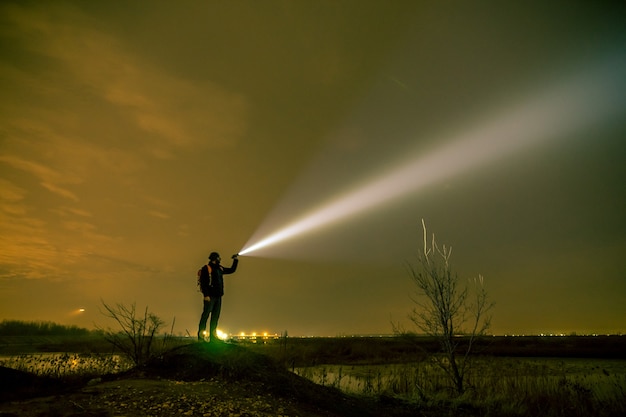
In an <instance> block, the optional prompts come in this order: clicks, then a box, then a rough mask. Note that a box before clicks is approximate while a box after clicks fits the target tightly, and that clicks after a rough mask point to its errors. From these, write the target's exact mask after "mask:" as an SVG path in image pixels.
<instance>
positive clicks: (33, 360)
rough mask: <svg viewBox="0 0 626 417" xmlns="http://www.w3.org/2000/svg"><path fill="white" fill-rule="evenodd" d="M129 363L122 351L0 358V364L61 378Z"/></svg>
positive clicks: (107, 371) (117, 368) (114, 370)
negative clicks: (113, 353) (112, 353)
mask: <svg viewBox="0 0 626 417" xmlns="http://www.w3.org/2000/svg"><path fill="white" fill-rule="evenodd" d="M132 365H133V364H132V363H131V362H130V361H128V360H126V359H125V358H124V357H123V356H121V355H108V354H98V353H37V354H21V355H14V356H10V357H7V358H4V359H1V360H0V366H5V367H7V368H13V369H17V370H19V371H23V372H28V373H31V374H34V375H39V376H44V377H51V378H56V379H60V380H63V379H67V378H73V377H95V376H101V375H106V374H113V373H118V372H123V371H126V370H128V369H130V368H131V367H132Z"/></svg>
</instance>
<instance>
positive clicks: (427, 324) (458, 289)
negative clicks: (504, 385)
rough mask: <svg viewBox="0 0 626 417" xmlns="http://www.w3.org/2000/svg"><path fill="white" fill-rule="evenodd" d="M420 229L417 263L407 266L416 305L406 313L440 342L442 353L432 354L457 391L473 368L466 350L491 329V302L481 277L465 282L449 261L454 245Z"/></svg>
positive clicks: (463, 387) (471, 351) (468, 351)
mask: <svg viewBox="0 0 626 417" xmlns="http://www.w3.org/2000/svg"><path fill="white" fill-rule="evenodd" d="M422 227H423V231H424V245H423V249H422V250H421V251H418V257H417V265H416V266H410V272H411V278H412V281H413V283H414V284H415V286H416V289H417V296H416V297H415V298H414V299H413V301H414V302H415V304H416V308H414V309H413V312H412V314H410V315H409V317H410V319H411V320H412V321H413V323H414V324H415V325H416V326H417V327H418V328H419V329H420V330H421V331H422V332H424V333H425V334H427V335H430V336H433V337H435V338H436V339H437V340H438V341H439V344H440V346H441V350H440V353H439V354H436V355H432V356H431V357H430V358H431V359H432V360H433V362H434V363H436V364H437V365H438V366H439V367H440V368H441V369H442V370H443V371H444V372H445V374H446V375H447V376H448V377H449V379H450V381H451V382H452V383H453V385H454V388H455V390H456V392H457V393H458V394H459V395H461V394H463V393H464V391H465V388H466V387H465V383H466V378H467V374H468V373H469V371H470V368H471V358H470V354H471V353H473V348H474V343H475V341H476V339H477V338H478V337H479V336H482V335H484V334H485V332H486V331H487V329H488V328H489V325H490V316H488V313H489V311H490V310H491V308H492V307H493V304H492V303H491V302H489V299H488V296H487V291H486V290H485V288H484V286H483V277H482V276H479V277H478V278H476V279H473V280H470V281H469V284H467V285H463V284H462V282H461V281H460V279H459V277H458V275H457V274H456V273H455V272H454V271H453V270H452V266H451V264H450V256H451V255H452V248H451V247H447V246H446V245H442V246H440V245H439V244H437V242H436V241H435V235H434V234H433V235H432V238H431V241H430V243H428V235H427V233H426V225H425V223H424V221H423V220H422ZM459 336H465V337H462V338H461V337H459Z"/></svg>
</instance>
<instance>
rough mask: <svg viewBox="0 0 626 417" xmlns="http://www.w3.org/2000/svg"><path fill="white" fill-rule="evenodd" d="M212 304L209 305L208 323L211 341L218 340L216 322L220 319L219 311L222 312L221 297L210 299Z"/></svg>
mask: <svg viewBox="0 0 626 417" xmlns="http://www.w3.org/2000/svg"><path fill="white" fill-rule="evenodd" d="M211 302H212V303H213V305H212V306H211V307H212V308H211V322H210V323H209V331H210V334H211V341H217V340H219V339H218V337H217V322H218V321H219V319H220V313H221V312H222V297H215V298H212V299H211Z"/></svg>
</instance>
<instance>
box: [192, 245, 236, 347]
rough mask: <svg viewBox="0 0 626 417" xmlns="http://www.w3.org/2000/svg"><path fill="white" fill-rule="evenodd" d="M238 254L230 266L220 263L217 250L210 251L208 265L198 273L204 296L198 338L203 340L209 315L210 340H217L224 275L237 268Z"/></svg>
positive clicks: (234, 256)
mask: <svg viewBox="0 0 626 417" xmlns="http://www.w3.org/2000/svg"><path fill="white" fill-rule="evenodd" d="M238 256H239V254H234V255H233V256H232V259H233V264H232V265H231V267H230V268H225V267H223V266H222V265H220V263H221V261H222V258H220V254H219V253H217V252H211V254H210V255H209V263H208V265H204V266H203V267H202V269H201V270H200V271H199V273H200V290H201V291H202V295H203V296H204V309H203V310H202V316H201V317H200V325H199V326H198V340H199V341H204V340H205V338H204V336H205V331H206V322H207V320H208V319H209V315H210V316H211V322H210V323H209V335H210V341H211V342H219V341H220V339H219V338H218V337H217V322H218V320H219V318H220V312H221V311H222V296H223V295H224V275H227V274H232V273H233V272H235V271H236V270H237V265H238V264H239V259H238Z"/></svg>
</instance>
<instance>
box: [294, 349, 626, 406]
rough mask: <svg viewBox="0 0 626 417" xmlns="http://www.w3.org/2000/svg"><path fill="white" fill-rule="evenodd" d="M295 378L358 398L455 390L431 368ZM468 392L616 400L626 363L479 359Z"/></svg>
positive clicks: (393, 367)
mask: <svg viewBox="0 0 626 417" xmlns="http://www.w3.org/2000/svg"><path fill="white" fill-rule="evenodd" d="M294 373H296V374H297V375H300V376H302V377H305V378H307V379H309V380H311V381H313V382H315V383H316V384H320V385H324V386H330V387H335V388H338V389H341V390H342V391H344V392H348V393H354V394H395V395H402V396H408V397H423V396H424V395H425V394H427V393H436V392H441V391H449V390H451V388H452V385H451V383H450V379H449V378H448V377H447V375H446V373H445V371H444V370H443V369H441V368H440V367H439V366H437V365H436V364H434V363H432V362H428V361H424V362H416V363H404V364H385V365H318V366H311V367H301V368H295V369H294ZM465 381H466V386H467V387H468V389H470V390H472V391H473V392H480V393H483V394H484V395H509V393H510V395H515V393H516V392H517V393H519V392H520V390H521V391H528V392H540V391H548V392H552V391H555V392H559V391H561V390H569V391H577V392H587V393H588V394H589V395H593V396H594V397H595V398H598V399H602V398H605V397H609V398H612V397H613V396H614V395H623V392H626V361H624V360H609V359H563V358H482V359H481V358H479V359H476V360H475V362H474V363H473V364H472V367H471V368H470V369H469V370H468V372H467V374H466V380H465ZM620 393H622V394H620Z"/></svg>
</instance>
